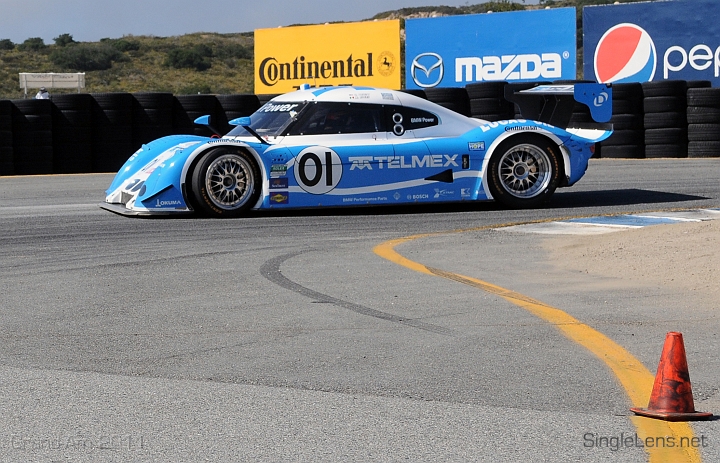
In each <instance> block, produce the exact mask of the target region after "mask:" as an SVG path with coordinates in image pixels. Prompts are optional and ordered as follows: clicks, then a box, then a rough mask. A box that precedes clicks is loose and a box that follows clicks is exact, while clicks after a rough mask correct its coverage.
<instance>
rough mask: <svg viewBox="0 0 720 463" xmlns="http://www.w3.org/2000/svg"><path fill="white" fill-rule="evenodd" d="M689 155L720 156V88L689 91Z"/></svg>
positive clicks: (699, 156) (693, 156) (690, 89)
mask: <svg viewBox="0 0 720 463" xmlns="http://www.w3.org/2000/svg"><path fill="white" fill-rule="evenodd" d="M687 102H688V108H687V122H688V157H690V158H717V157H720V88H709V87H693V88H688V91H687Z"/></svg>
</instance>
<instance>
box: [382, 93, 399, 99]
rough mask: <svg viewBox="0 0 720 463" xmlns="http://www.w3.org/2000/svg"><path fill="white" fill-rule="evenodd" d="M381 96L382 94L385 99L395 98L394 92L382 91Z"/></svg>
mask: <svg viewBox="0 0 720 463" xmlns="http://www.w3.org/2000/svg"><path fill="white" fill-rule="evenodd" d="M380 96H382V99H383V100H394V99H395V98H393V94H392V93H381V94H380Z"/></svg>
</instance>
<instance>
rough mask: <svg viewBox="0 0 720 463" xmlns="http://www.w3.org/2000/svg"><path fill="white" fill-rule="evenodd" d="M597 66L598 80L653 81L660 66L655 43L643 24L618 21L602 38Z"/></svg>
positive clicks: (597, 55) (606, 81)
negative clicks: (620, 22)
mask: <svg viewBox="0 0 720 463" xmlns="http://www.w3.org/2000/svg"><path fill="white" fill-rule="evenodd" d="M594 66H595V78H596V79H597V81H598V82H604V83H612V82H616V83H623V82H650V81H651V80H652V79H653V77H654V76H655V69H656V67H657V51H656V50H655V43H654V42H653V40H652V38H651V37H650V34H648V33H647V31H645V29H643V28H641V27H640V26H637V25H635V24H630V23H622V24H618V25H616V26H613V27H611V28H610V29H608V31H607V32H605V34H604V35H603V36H602V37H601V38H600V41H599V42H598V44H597V48H595V59H594Z"/></svg>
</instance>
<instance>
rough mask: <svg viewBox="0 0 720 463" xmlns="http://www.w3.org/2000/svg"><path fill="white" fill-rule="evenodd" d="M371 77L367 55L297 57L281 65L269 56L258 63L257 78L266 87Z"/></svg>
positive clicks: (370, 59) (369, 59)
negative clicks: (318, 59) (317, 58)
mask: <svg viewBox="0 0 720 463" xmlns="http://www.w3.org/2000/svg"><path fill="white" fill-rule="evenodd" d="M372 76H373V54H372V53H367V55H366V56H363V57H362V58H357V57H353V55H352V53H351V54H350V55H349V56H348V57H347V58H341V59H336V60H326V61H306V60H305V57H304V56H298V57H296V58H295V59H294V60H293V61H291V62H285V63H281V62H279V61H278V60H277V59H276V58H275V57H272V56H269V57H267V58H265V59H264V60H262V61H261V62H260V67H259V68H258V78H259V79H260V81H261V82H262V83H263V84H264V85H265V86H267V87H272V86H274V85H275V84H277V83H278V82H281V81H299V83H304V82H305V81H307V80H309V79H316V78H321V79H338V78H353V77H372Z"/></svg>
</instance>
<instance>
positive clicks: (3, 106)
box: [0, 100, 15, 175]
mask: <svg viewBox="0 0 720 463" xmlns="http://www.w3.org/2000/svg"><path fill="white" fill-rule="evenodd" d="M12 107H13V106H12V103H10V100H0V175H15V164H14V157H13V127H12Z"/></svg>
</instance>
